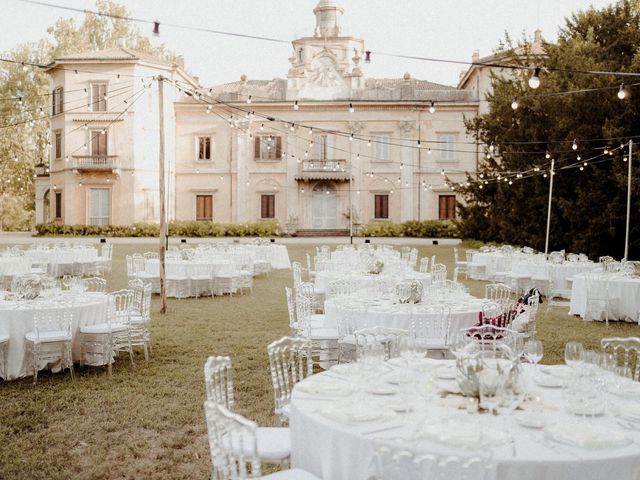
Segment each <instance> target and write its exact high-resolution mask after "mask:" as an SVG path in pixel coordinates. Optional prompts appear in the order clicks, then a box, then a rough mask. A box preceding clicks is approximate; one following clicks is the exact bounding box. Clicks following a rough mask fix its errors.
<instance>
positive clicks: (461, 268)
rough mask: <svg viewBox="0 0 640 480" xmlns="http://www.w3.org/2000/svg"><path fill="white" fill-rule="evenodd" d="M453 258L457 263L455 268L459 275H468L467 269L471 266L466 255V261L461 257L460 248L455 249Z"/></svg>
mask: <svg viewBox="0 0 640 480" xmlns="http://www.w3.org/2000/svg"><path fill="white" fill-rule="evenodd" d="M453 257H454V261H455V268H457V269H458V273H464V274H465V275H466V274H467V267H468V266H469V262H468V261H467V258H466V255H465V259H464V260H462V259H461V258H460V257H459V253H458V248H457V247H453Z"/></svg>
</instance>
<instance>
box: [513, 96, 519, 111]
mask: <svg viewBox="0 0 640 480" xmlns="http://www.w3.org/2000/svg"><path fill="white" fill-rule="evenodd" d="M518 106H519V105H518V99H517V98H514V99H513V101H512V102H511V108H512V109H514V110H517V109H518Z"/></svg>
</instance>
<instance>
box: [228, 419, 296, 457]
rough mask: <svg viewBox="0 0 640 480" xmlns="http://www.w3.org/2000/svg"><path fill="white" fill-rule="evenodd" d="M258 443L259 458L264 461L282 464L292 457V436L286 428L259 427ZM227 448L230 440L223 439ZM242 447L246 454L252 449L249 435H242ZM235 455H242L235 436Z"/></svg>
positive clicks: (257, 433)
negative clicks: (281, 462)
mask: <svg viewBox="0 0 640 480" xmlns="http://www.w3.org/2000/svg"><path fill="white" fill-rule="evenodd" d="M256 438H257V443H258V456H259V457H260V459H261V460H262V461H267V462H269V461H270V462H280V461H282V460H285V459H287V458H289V456H290V455H291V436H290V434H289V429H288V428H284V427H258V429H257V431H256ZM223 444H225V448H228V447H229V440H228V439H227V438H224V439H223ZM242 446H243V449H244V451H245V452H249V451H250V449H251V441H250V437H249V435H245V434H243V435H242ZM232 449H233V453H234V455H238V454H239V453H240V445H239V444H238V437H237V436H234V442H233V446H232Z"/></svg>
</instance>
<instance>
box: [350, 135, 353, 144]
mask: <svg viewBox="0 0 640 480" xmlns="http://www.w3.org/2000/svg"><path fill="white" fill-rule="evenodd" d="M349 141H350V142H353V133H352V134H351V135H349Z"/></svg>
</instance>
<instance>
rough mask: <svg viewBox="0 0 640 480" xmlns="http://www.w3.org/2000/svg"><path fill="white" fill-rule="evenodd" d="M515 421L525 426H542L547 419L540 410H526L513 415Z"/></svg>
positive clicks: (545, 424)
mask: <svg viewBox="0 0 640 480" xmlns="http://www.w3.org/2000/svg"><path fill="white" fill-rule="evenodd" d="M513 418H514V420H515V421H516V423H517V424H518V425H520V426H522V427H526V428H544V427H546V426H547V423H548V422H547V419H546V417H545V416H544V415H541V414H540V412H527V413H525V414H523V415H514V417H513Z"/></svg>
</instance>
